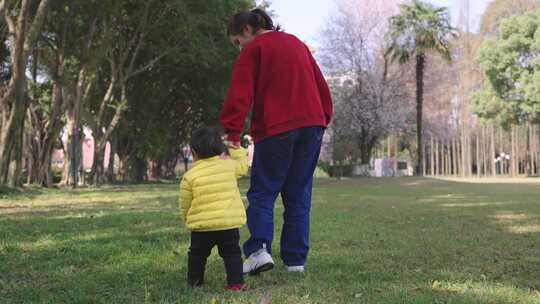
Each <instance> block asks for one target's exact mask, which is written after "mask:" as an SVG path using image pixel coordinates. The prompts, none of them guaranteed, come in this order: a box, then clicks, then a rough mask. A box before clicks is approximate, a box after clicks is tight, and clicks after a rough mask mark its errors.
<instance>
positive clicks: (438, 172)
mask: <svg viewBox="0 0 540 304" xmlns="http://www.w3.org/2000/svg"><path fill="white" fill-rule="evenodd" d="M439 156H440V149H439V138H437V139H435V176H439V175H441V163H440V157H439Z"/></svg>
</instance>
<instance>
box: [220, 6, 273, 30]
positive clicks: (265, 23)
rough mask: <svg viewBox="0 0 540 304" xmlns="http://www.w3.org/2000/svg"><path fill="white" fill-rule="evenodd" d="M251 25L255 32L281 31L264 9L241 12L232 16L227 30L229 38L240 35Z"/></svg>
mask: <svg viewBox="0 0 540 304" xmlns="http://www.w3.org/2000/svg"><path fill="white" fill-rule="evenodd" d="M248 24H249V25H251V27H252V28H253V32H255V33H256V32H258V31H259V30H261V29H263V30H270V31H272V30H274V31H279V30H280V27H279V26H277V27H275V26H274V22H273V21H272V18H271V17H270V16H269V15H268V14H267V13H266V12H265V11H263V10H262V9H260V8H256V9H253V10H250V11H244V12H239V13H237V14H235V15H234V16H232V18H231V20H230V21H229V27H228V28H227V36H234V35H240V34H242V32H243V31H244V28H245V27H246V25H248Z"/></svg>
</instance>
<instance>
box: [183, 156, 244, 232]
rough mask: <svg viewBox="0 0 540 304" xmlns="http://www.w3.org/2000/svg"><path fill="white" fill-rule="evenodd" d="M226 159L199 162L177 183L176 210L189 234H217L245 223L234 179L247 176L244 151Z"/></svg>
mask: <svg viewBox="0 0 540 304" xmlns="http://www.w3.org/2000/svg"><path fill="white" fill-rule="evenodd" d="M230 154H231V156H230V157H223V156H215V157H211V158H207V159H201V160H198V161H196V162H195V163H194V164H193V167H192V168H191V169H190V170H189V171H188V172H186V174H184V177H183V178H182V182H181V183H180V209H181V211H182V216H183V218H184V221H185V223H186V226H187V228H188V229H189V230H192V231H219V230H227V229H234V228H239V227H241V226H243V225H244V224H245V223H246V211H245V208H244V203H243V202H242V198H241V197H240V190H239V189H238V181H237V179H238V178H240V177H241V176H243V175H246V174H247V170H248V163H247V151H246V150H245V149H243V148H240V149H234V150H232V149H231V151H230Z"/></svg>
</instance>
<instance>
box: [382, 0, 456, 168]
mask: <svg viewBox="0 0 540 304" xmlns="http://www.w3.org/2000/svg"><path fill="white" fill-rule="evenodd" d="M400 9H401V13H400V14H399V15H396V16H393V17H391V18H390V29H389V38H390V46H389V47H388V50H387V52H386V55H387V56H389V57H390V59H391V61H398V62H399V63H400V64H405V63H408V62H409V61H410V59H411V58H412V57H413V56H414V57H416V127H417V128H416V137H417V138H416V139H417V142H416V143H417V149H416V150H417V161H416V164H417V165H416V174H417V175H422V172H423V169H422V160H423V155H422V108H423V103H424V69H425V64H426V53H428V52H435V53H438V54H440V55H441V56H442V57H443V58H444V59H446V60H448V61H449V62H450V61H451V53H450V39H451V38H452V37H455V36H456V32H455V29H454V27H452V25H451V24H450V15H449V12H448V9H447V8H445V7H442V8H438V7H435V6H433V5H431V4H428V3H425V2H422V1H420V0H412V1H411V2H410V3H407V4H402V5H400Z"/></svg>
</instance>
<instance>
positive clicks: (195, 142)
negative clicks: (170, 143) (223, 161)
mask: <svg viewBox="0 0 540 304" xmlns="http://www.w3.org/2000/svg"><path fill="white" fill-rule="evenodd" d="M221 136H222V133H221V132H220V131H219V130H218V129H217V128H214V127H203V128H200V129H198V130H196V131H195V132H193V134H191V142H190V146H191V149H192V150H193V152H195V153H197V157H198V158H200V159H204V158H210V157H214V156H218V155H221V154H223V153H225V152H226V151H227V148H226V147H225V144H224V143H223V140H222V139H221Z"/></svg>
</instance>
